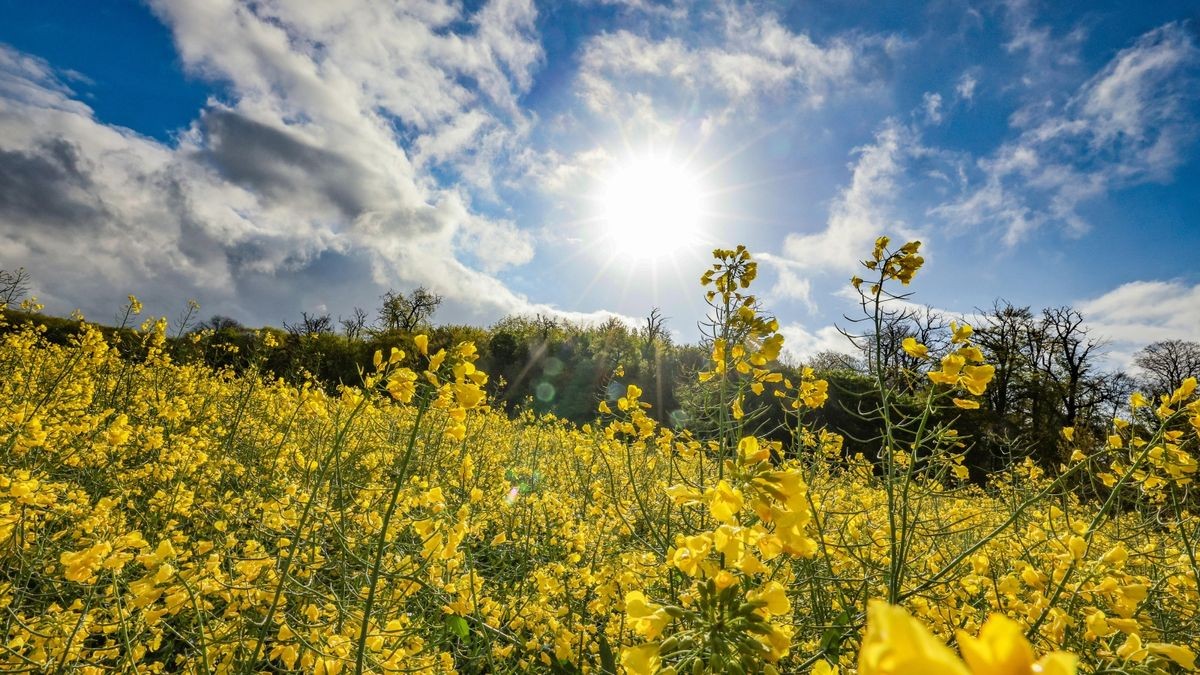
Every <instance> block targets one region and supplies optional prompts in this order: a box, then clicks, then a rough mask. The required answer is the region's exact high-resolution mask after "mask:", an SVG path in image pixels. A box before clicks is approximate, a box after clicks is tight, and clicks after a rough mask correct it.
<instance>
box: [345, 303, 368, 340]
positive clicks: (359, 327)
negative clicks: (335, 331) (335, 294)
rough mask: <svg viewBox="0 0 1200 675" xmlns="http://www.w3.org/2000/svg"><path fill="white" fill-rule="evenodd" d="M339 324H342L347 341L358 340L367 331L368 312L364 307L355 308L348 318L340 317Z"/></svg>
mask: <svg viewBox="0 0 1200 675" xmlns="http://www.w3.org/2000/svg"><path fill="white" fill-rule="evenodd" d="M338 323H340V324H341V326H342V332H343V333H345V334H346V338H347V339H349V340H357V339H359V338H361V337H362V335H363V332H364V331H366V329H367V311H366V310H365V309H363V308H362V307H355V308H354V312H353V313H352V314H351V315H350V316H349V317H348V318H342V317H340V316H339V317H338Z"/></svg>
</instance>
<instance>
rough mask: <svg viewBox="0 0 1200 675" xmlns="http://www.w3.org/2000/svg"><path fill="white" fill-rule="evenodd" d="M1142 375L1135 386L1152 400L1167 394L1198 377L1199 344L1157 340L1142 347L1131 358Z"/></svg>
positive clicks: (1184, 341) (1199, 375) (1199, 362)
mask: <svg viewBox="0 0 1200 675" xmlns="http://www.w3.org/2000/svg"><path fill="white" fill-rule="evenodd" d="M1133 364H1134V365H1135V366H1137V367H1138V368H1139V369H1140V370H1141V371H1142V372H1141V373H1140V377H1139V378H1138V380H1139V384H1140V385H1142V386H1144V387H1145V388H1146V389H1148V390H1149V393H1151V394H1153V395H1155V396H1156V397H1157V396H1159V395H1161V394H1170V393H1171V392H1172V391H1174V390H1175V389H1176V388H1177V387H1178V386H1179V384H1180V383H1181V382H1183V381H1184V380H1185V379H1187V378H1189V377H1200V344H1197V343H1195V342H1190V341H1188V340H1161V341H1159V342H1155V343H1152V344H1149V345H1146V347H1145V348H1143V349H1142V350H1141V351H1139V352H1138V353H1137V354H1134V356H1133Z"/></svg>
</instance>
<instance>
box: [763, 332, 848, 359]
mask: <svg viewBox="0 0 1200 675" xmlns="http://www.w3.org/2000/svg"><path fill="white" fill-rule="evenodd" d="M779 333H780V334H781V335H783V350H784V353H786V354H788V355H790V356H792V358H794V359H796V360H797V361H800V362H804V361H805V360H806V359H808V358H810V357H812V356H814V355H816V354H819V353H821V352H825V351H832V352H838V353H840V354H850V355H852V356H858V355H859V352H858V350H857V349H856V348H855V347H854V344H853V343H851V342H850V340H849V339H848V338H847V337H846V336H845V335H842V334H841V332H839V331H838V329H837V327H836V326H823V327H821V328H818V329H817V330H815V331H810V330H809V329H807V328H805V327H804V326H803V325H801V324H799V323H791V324H787V325H784V326H781V327H780V328H779Z"/></svg>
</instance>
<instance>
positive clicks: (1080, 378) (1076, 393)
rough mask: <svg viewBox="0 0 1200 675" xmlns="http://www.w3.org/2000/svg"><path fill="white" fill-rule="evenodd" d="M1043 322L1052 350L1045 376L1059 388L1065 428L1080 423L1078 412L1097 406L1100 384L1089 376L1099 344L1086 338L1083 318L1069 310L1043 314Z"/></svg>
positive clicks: (1049, 311)
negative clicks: (1051, 378) (1050, 378)
mask: <svg viewBox="0 0 1200 675" xmlns="http://www.w3.org/2000/svg"><path fill="white" fill-rule="evenodd" d="M1042 322H1043V323H1044V324H1045V326H1046V334H1047V335H1048V337H1049V339H1050V344H1051V346H1052V349H1053V358H1052V361H1051V362H1050V363H1051V367H1050V368H1048V369H1047V374H1049V375H1050V376H1051V377H1054V378H1055V379H1056V380H1057V381H1058V383H1059V384H1060V385H1061V397H1062V406H1063V413H1064V415H1065V418H1066V420H1065V422H1066V426H1074V425H1075V424H1076V423H1077V422H1079V421H1080V412H1081V411H1084V410H1085V409H1089V408H1091V407H1092V406H1094V404H1095V403H1097V398H1098V396H1097V395H1098V394H1099V393H1100V383H1099V381H1098V380H1097V378H1094V377H1092V375H1093V372H1092V371H1093V370H1094V366H1095V359H1093V358H1091V357H1093V356H1094V352H1096V351H1097V350H1098V349H1099V347H1100V346H1101V343H1100V342H1099V341H1098V340H1093V339H1091V338H1089V337H1088V334H1087V328H1086V327H1085V326H1084V325H1083V315H1082V314H1080V313H1079V312H1078V311H1076V310H1074V309H1072V308H1070V307H1052V308H1049V309H1046V310H1043V311H1042Z"/></svg>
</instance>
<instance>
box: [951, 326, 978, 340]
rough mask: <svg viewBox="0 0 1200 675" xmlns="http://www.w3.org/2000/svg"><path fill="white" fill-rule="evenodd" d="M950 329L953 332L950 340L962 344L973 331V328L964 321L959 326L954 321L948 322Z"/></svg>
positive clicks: (968, 338)
mask: <svg viewBox="0 0 1200 675" xmlns="http://www.w3.org/2000/svg"><path fill="white" fill-rule="evenodd" d="M950 330H951V332H953V333H954V335H953V336H952V337H951V338H950V341H951V342H953V343H954V344H962V343H963V342H966V341H967V340H970V339H971V334H972V333H974V332H975V329H973V328H971V327H970V326H969V325H967V324H965V323H964V324H963V325H961V326H960V325H958V324H957V323H955V322H954V321H951V322H950Z"/></svg>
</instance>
